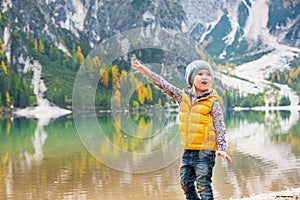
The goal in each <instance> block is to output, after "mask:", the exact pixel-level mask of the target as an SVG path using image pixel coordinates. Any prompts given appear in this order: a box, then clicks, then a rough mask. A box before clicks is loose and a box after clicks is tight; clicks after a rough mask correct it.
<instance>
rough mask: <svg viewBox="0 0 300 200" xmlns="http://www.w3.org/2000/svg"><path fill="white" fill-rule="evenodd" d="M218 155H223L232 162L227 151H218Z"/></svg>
mask: <svg viewBox="0 0 300 200" xmlns="http://www.w3.org/2000/svg"><path fill="white" fill-rule="evenodd" d="M216 154H217V156H222V157H223V158H224V159H225V160H227V161H228V162H232V159H231V158H230V156H229V155H228V154H227V153H226V151H216Z"/></svg>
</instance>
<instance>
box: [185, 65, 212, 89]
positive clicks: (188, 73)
mask: <svg viewBox="0 0 300 200" xmlns="http://www.w3.org/2000/svg"><path fill="white" fill-rule="evenodd" d="M202 69H206V70H208V71H209V72H210V74H211V75H212V76H213V70H212V67H211V66H210V64H209V63H208V62H206V61H204V60H195V61H193V62H191V63H190V64H189V65H188V66H187V67H186V69H185V80H186V82H187V84H189V85H190V86H192V85H193V82H194V78H195V76H196V74H197V73H198V72H199V71H200V70H202Z"/></svg>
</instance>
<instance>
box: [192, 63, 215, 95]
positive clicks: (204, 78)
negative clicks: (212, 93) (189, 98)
mask: <svg viewBox="0 0 300 200" xmlns="http://www.w3.org/2000/svg"><path fill="white" fill-rule="evenodd" d="M211 81H212V75H211V74H210V72H209V71H208V70H206V69H201V70H200V71H198V73H197V74H196V76H195V78H194V87H195V88H196V90H199V91H201V92H205V91H208V90H209V88H210V84H211Z"/></svg>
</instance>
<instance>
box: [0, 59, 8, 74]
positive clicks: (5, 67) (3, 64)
mask: <svg viewBox="0 0 300 200" xmlns="http://www.w3.org/2000/svg"><path fill="white" fill-rule="evenodd" d="M1 69H2V71H3V73H4V74H5V75H8V71H7V66H6V64H5V62H4V61H3V60H2V61H1Z"/></svg>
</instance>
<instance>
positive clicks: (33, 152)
mask: <svg viewBox="0 0 300 200" xmlns="http://www.w3.org/2000/svg"><path fill="white" fill-rule="evenodd" d="M225 118H226V128H227V140H228V152H229V154H230V155H231V157H232V159H233V163H227V162H225V161H224V160H223V159H221V158H217V160H216V166H215V168H214V174H213V187H214V194H215V198H216V199H235V198H241V197H246V196H251V195H254V194H260V193H266V192H271V191H279V190H283V189H288V188H292V187H299V186H300V185H299V184H300V117H299V112H298V111H291V112H290V111H239V112H227V113H226V117H225ZM177 124H178V119H177V117H176V115H175V114H172V113H165V112H159V111H158V112H153V113H152V114H148V113H146V114H130V113H117V112H116V113H102V114H97V115H94V114H92V115H81V114H78V115H74V116H73V115H67V116H63V117H60V118H57V119H52V120H47V119H41V120H36V119H26V118H14V119H12V118H11V119H6V118H0V162H1V164H0V199H13V200H18V199H34V200H35V199H91V200H92V199H122V200H127V199H128V200H132V199H137V200H138V199H145V200H147V199H149V200H150V199H159V200H171V199H172V200H174V199H175V200H176V199H178V200H179V199H180V200H182V199H184V195H183V192H182V190H181V188H180V184H179V167H180V157H181V153H182V149H181V147H180V138H179V134H178V130H177Z"/></svg>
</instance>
